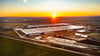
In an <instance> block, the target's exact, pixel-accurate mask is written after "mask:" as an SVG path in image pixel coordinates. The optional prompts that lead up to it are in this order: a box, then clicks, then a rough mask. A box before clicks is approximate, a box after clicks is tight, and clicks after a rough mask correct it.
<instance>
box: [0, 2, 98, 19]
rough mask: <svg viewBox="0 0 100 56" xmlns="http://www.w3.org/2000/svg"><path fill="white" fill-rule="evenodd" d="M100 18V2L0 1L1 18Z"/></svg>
mask: <svg viewBox="0 0 100 56" xmlns="http://www.w3.org/2000/svg"><path fill="white" fill-rule="evenodd" d="M53 13H55V14H56V15H57V16H100V0H0V17H8V16H22V17H23V16H25V17H44V16H46V17H47V16H51V15H52V14H53Z"/></svg>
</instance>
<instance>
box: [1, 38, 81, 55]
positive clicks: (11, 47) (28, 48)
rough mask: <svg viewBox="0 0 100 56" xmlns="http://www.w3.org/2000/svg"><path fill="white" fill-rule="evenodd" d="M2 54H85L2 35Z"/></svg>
mask: <svg viewBox="0 0 100 56" xmlns="http://www.w3.org/2000/svg"><path fill="white" fill-rule="evenodd" d="M0 56H83V55H79V54H74V53H69V52H64V51H60V50H55V49H51V48H46V47H42V46H38V45H34V44H29V43H24V42H21V41H16V40H12V39H7V38H5V37H0Z"/></svg>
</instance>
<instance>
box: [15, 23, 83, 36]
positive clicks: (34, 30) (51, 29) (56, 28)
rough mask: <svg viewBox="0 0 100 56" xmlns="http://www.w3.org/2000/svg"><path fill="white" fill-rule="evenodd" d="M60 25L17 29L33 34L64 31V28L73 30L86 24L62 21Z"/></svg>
mask: <svg viewBox="0 0 100 56" xmlns="http://www.w3.org/2000/svg"><path fill="white" fill-rule="evenodd" d="M64 24H65V25H64ZM46 25H53V24H46ZM56 25H57V24H56ZM58 25H61V26H54V27H48V26H47V27H42V28H32V29H16V30H20V31H22V32H23V33H25V34H33V33H45V32H54V31H62V30H72V29H80V28H84V26H76V25H67V24H66V23H62V24H61V23H60V24H58ZM38 26H39V25H38Z"/></svg>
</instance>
